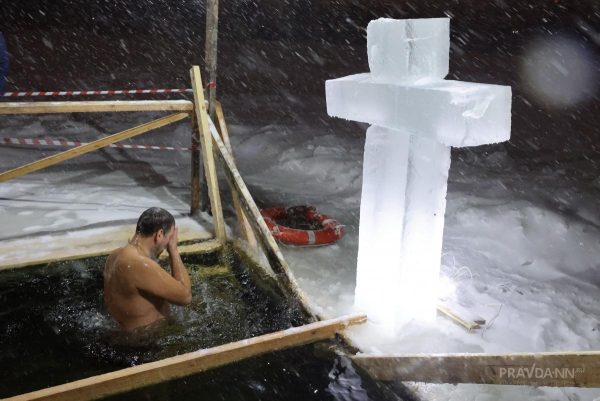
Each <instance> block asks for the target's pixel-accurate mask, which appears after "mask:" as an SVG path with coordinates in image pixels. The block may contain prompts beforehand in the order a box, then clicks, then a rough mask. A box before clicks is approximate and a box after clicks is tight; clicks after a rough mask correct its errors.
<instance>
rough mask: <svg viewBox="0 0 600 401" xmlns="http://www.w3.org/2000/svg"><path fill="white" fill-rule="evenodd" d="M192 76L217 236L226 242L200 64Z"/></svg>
mask: <svg viewBox="0 0 600 401" xmlns="http://www.w3.org/2000/svg"><path fill="white" fill-rule="evenodd" d="M190 76H191V79H192V90H193V91H194V114H195V117H196V122H197V125H198V128H199V130H200V142H201V145H202V158H203V162H204V163H203V165H204V174H205V175H206V182H207V184H208V196H209V199H210V208H211V211H212V216H213V224H214V226H215V237H216V238H217V240H219V241H221V242H225V241H226V240H227V236H226V234H225V220H224V219H223V209H222V207H221V195H220V193H219V181H218V179H217V167H216V165H215V157H214V154H213V147H212V139H211V133H210V129H209V127H208V115H207V111H206V102H205V101H204V90H203V86H202V76H201V74H200V68H199V67H198V66H193V67H192V68H191V70H190Z"/></svg>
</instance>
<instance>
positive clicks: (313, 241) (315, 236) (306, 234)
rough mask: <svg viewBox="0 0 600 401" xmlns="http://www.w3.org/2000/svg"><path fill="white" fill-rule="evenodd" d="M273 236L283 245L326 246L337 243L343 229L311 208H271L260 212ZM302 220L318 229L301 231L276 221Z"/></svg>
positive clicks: (334, 221) (342, 233)
mask: <svg viewBox="0 0 600 401" xmlns="http://www.w3.org/2000/svg"><path fill="white" fill-rule="evenodd" d="M260 213H261V214H262V216H263V218H264V219H265V223H267V227H269V230H271V233H272V234H273V236H274V237H275V238H276V239H278V240H279V241H281V242H283V243H285V244H292V245H326V244H331V243H333V242H336V241H338V240H339V239H340V238H342V236H343V235H344V227H343V226H342V225H341V224H339V223H338V222H337V221H336V220H334V219H332V218H330V217H329V216H326V215H324V214H320V213H317V209H315V208H314V207H313V206H293V207H290V208H287V209H286V208H283V207H272V208H268V209H262V210H261V211H260ZM290 219H292V220H293V219H303V220H305V221H306V222H308V223H311V224H313V225H315V226H318V227H320V228H319V229H311V230H302V229H298V228H292V227H287V226H285V225H282V224H278V222H277V220H290Z"/></svg>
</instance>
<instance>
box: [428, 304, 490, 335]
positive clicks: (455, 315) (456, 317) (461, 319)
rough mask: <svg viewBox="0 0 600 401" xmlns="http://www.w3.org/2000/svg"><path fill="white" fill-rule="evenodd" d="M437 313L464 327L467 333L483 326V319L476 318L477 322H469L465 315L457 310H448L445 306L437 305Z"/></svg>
mask: <svg viewBox="0 0 600 401" xmlns="http://www.w3.org/2000/svg"><path fill="white" fill-rule="evenodd" d="M437 311H438V312H439V313H441V314H442V315H444V316H446V317H447V318H449V319H450V320H452V321H453V322H454V323H456V324H458V325H459V326H462V327H464V328H465V329H467V331H469V332H472V331H475V330H478V329H480V328H481V327H482V326H483V325H485V319H482V318H478V320H470V319H469V318H468V317H470V316H468V317H467V316H466V315H464V314H461V313H459V312H458V311H457V310H455V309H450V308H449V307H447V306H445V305H439V304H438V306H437Z"/></svg>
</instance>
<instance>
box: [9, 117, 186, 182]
mask: <svg viewBox="0 0 600 401" xmlns="http://www.w3.org/2000/svg"><path fill="white" fill-rule="evenodd" d="M187 116H188V114H187V113H178V114H173V115H170V116H166V117H163V118H159V119H158V120H154V121H150V122H147V123H146V124H142V125H139V126H137V127H134V128H130V129H128V130H125V131H122V132H119V133H118V134H114V135H110V136H107V137H105V138H102V139H98V140H96V141H94V142H90V143H88V144H85V145H81V146H77V147H76V148H73V149H69V150H67V151H64V152H61V153H58V154H55V155H52V156H49V157H46V158H44V159H42V160H38V161H36V162H33V163H29V164H26V165H24V166H21V167H17V168H15V169H13V170H9V171H6V172H4V173H1V174H0V182H4V181H8V180H12V179H13V178H17V177H21V176H23V175H26V174H29V173H32V172H34V171H38V170H41V169H43V168H46V167H48V166H53V165H55V164H58V163H60V162H63V161H65V160H69V159H72V158H74V157H77V156H81V155H84V154H86V153H90V152H93V151H94V150H97V149H100V148H103V147H106V146H108V145H111V144H113V143H115V142H119V141H122V140H124V139H128V138H133V137H134V136H137V135H140V134H143V133H146V132H148V131H151V130H153V129H156V128H160V127H164V126H165V125H168V124H171V123H174V122H176V121H180V120H183V119H184V118H186V117H187Z"/></svg>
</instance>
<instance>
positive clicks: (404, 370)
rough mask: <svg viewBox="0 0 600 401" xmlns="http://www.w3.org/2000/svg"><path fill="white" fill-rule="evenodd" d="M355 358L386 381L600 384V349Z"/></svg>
mask: <svg viewBox="0 0 600 401" xmlns="http://www.w3.org/2000/svg"><path fill="white" fill-rule="evenodd" d="M352 360H353V361H354V362H355V363H356V364H357V365H358V366H359V367H360V368H361V369H363V370H364V371H366V372H367V373H368V374H369V375H370V376H371V377H373V378H374V379H376V380H383V381H416V382H427V383H452V384H456V383H477V384H507V385H527V386H549V387H600V351H574V352H540V353H514V354H434V355H401V356H393V355H391V356H390V355H383V356H376V355H356V356H354V357H353V358H352Z"/></svg>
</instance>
